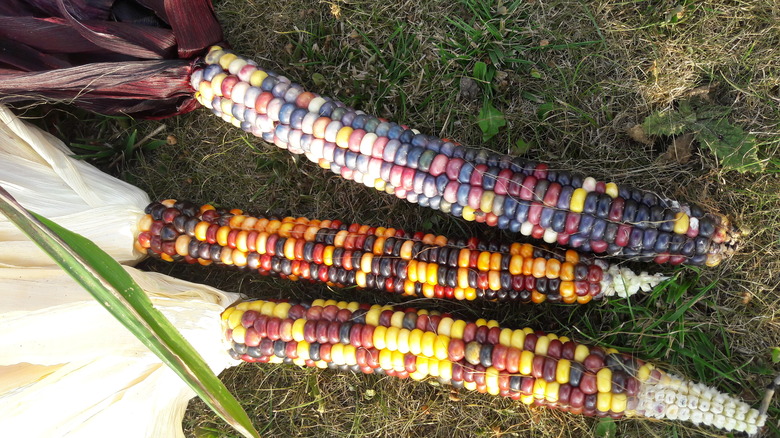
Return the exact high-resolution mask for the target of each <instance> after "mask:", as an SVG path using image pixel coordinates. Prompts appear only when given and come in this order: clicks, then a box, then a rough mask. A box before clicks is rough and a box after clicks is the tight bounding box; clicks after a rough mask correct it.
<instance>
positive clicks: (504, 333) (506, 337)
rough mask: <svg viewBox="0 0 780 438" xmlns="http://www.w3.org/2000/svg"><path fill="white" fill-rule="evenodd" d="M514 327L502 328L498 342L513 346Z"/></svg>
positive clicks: (505, 345)
mask: <svg viewBox="0 0 780 438" xmlns="http://www.w3.org/2000/svg"><path fill="white" fill-rule="evenodd" d="M512 333H513V331H512V329H508V328H503V329H501V332H500V333H499V334H498V343H499V344H501V345H503V346H504V347H511V346H512Z"/></svg>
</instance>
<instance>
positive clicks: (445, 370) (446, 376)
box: [439, 359, 452, 381]
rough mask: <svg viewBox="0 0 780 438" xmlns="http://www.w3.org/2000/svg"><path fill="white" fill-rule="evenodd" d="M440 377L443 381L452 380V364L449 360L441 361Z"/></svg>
mask: <svg viewBox="0 0 780 438" xmlns="http://www.w3.org/2000/svg"><path fill="white" fill-rule="evenodd" d="M439 377H441V378H442V379H443V380H445V381H447V380H452V362H450V361H448V360H447V359H440V360H439Z"/></svg>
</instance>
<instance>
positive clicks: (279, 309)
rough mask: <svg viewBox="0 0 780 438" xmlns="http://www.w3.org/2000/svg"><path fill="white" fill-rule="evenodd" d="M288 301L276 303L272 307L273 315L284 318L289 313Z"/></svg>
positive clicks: (289, 305)
mask: <svg viewBox="0 0 780 438" xmlns="http://www.w3.org/2000/svg"><path fill="white" fill-rule="evenodd" d="M291 307H292V305H291V304H290V303H277V304H276V306H275V307H274V311H273V316H274V317H276V318H279V319H285V318H287V316H288V315H289V314H290V308H291Z"/></svg>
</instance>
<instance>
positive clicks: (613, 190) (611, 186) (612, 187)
mask: <svg viewBox="0 0 780 438" xmlns="http://www.w3.org/2000/svg"><path fill="white" fill-rule="evenodd" d="M604 193H606V194H607V195H609V196H610V197H611V198H612V199H614V198H617V197H618V186H617V184H615V183H613V182H609V183H607V184H606V185H605V187H604Z"/></svg>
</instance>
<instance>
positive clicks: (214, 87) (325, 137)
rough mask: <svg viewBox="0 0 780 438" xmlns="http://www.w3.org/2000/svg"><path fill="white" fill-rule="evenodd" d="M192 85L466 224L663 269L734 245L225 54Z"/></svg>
mask: <svg viewBox="0 0 780 438" xmlns="http://www.w3.org/2000/svg"><path fill="white" fill-rule="evenodd" d="M190 79H191V85H192V87H193V88H194V89H195V90H196V98H197V99H198V101H199V102H200V103H201V104H203V105H204V106H206V107H207V108H210V109H211V110H212V111H213V112H214V113H215V114H217V115H219V116H221V117H222V118H223V119H224V120H226V121H228V122H230V123H232V124H234V125H235V126H238V127H241V128H242V129H243V130H245V131H247V132H251V133H252V134H254V135H256V136H259V137H262V138H263V139H264V140H266V141H268V142H271V143H274V144H275V145H277V146H279V147H280V148H283V149H287V150H289V151H290V152H292V153H296V154H304V155H306V157H307V158H309V159H310V160H311V161H313V162H315V163H318V164H319V165H320V166H321V167H323V168H326V169H330V170H331V171H332V172H334V173H336V174H338V175H340V176H342V177H343V178H345V179H350V180H354V181H356V182H359V183H363V184H365V185H367V186H369V187H374V188H376V189H377V190H380V191H385V192H387V193H392V194H395V195H396V196H397V197H399V198H403V199H406V200H408V201H410V202H414V203H418V204H420V205H423V206H428V207H431V208H434V209H437V210H441V211H443V212H445V213H451V214H453V215H455V216H459V217H462V218H464V219H466V220H471V221H474V220H476V221H479V222H484V223H487V224H489V225H493V226H498V227H500V228H503V229H509V230H511V231H513V232H520V233H522V234H524V235H526V236H533V237H534V238H537V239H543V240H544V241H546V242H548V243H558V244H560V245H566V246H569V247H571V248H577V249H580V250H582V251H585V252H591V251H592V252H595V253H599V254H605V255H610V256H618V257H624V258H631V259H638V260H641V261H651V260H653V261H655V262H657V263H671V264H680V263H687V264H692V265H704V264H707V265H710V266H712V265H716V264H718V263H719V262H720V261H721V259H722V258H723V256H724V255H725V254H728V253H730V252H731V251H732V250H733V246H734V244H735V239H736V235H735V234H734V233H733V232H732V230H731V227H730V225H729V222H728V220H727V219H726V217H725V216H722V215H720V214H717V213H710V212H706V211H705V210H703V209H702V208H700V207H698V206H695V205H686V204H681V203H679V202H677V201H673V200H669V199H664V198H662V197H660V196H658V195H655V194H653V193H650V192H645V191H640V190H636V189H632V188H629V187H626V186H622V185H620V186H619V185H617V184H615V183H613V182H604V181H597V180H596V179H594V178H591V177H583V176H580V175H577V174H573V173H569V172H565V171H556V170H553V169H550V168H549V167H548V166H547V165H546V164H542V163H535V162H533V161H529V160H524V159H519V158H512V157H510V156H506V155H499V154H497V153H493V152H487V151H485V150H477V149H470V148H466V147H463V146H461V145H459V144H457V143H455V142H452V141H449V140H447V139H439V138H436V137H434V136H429V135H425V134H420V133H419V132H418V131H416V130H413V129H411V128H409V127H406V126H403V125H399V124H397V123H392V122H388V121H386V120H384V119H380V118H377V117H373V116H370V115H367V114H365V113H363V112H362V111H359V110H354V109H352V108H349V107H346V106H345V105H344V104H343V103H341V102H339V101H337V100H333V99H330V98H326V97H322V96H319V95H317V94H314V93H311V92H308V91H304V90H303V88H302V87H301V86H300V85H298V84H293V83H291V82H290V80H289V79H288V78H286V77H284V76H281V75H278V74H276V73H274V72H271V71H268V70H264V69H262V68H260V67H258V66H257V65H256V63H255V62H253V61H251V60H248V59H245V58H242V57H240V56H237V55H235V54H234V53H232V52H230V51H228V50H224V49H222V48H220V47H216V46H215V47H212V48H211V51H210V52H209V53H208V54H207V55H206V56H205V58H204V60H203V63H202V64H197V65H196V66H195V68H194V69H193V71H192V74H191V78H190Z"/></svg>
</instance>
